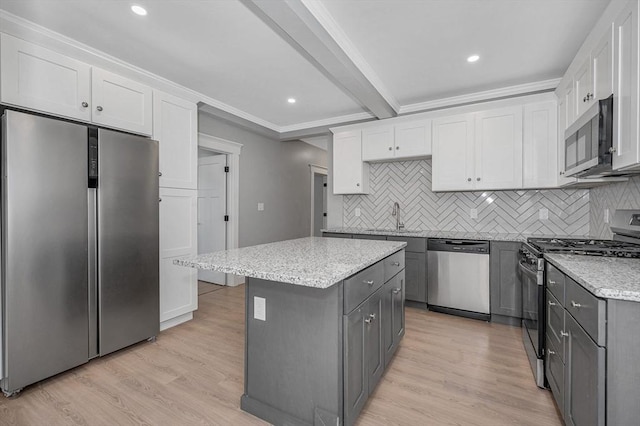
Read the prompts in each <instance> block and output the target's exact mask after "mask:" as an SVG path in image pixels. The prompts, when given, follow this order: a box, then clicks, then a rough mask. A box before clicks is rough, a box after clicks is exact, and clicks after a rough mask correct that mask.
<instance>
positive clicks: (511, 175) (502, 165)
mask: <svg viewBox="0 0 640 426" xmlns="http://www.w3.org/2000/svg"><path fill="white" fill-rule="evenodd" d="M475 155H476V157H475V174H474V175H473V176H471V178H472V179H473V181H474V184H475V189H515V188H521V187H522V107H520V106H517V107H510V108H502V109H498V110H490V111H484V112H480V113H478V114H476V143H475Z"/></svg>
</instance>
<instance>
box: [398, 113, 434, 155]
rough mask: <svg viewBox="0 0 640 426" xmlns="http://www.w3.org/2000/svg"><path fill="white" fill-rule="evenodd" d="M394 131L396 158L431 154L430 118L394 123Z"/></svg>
mask: <svg viewBox="0 0 640 426" xmlns="http://www.w3.org/2000/svg"><path fill="white" fill-rule="evenodd" d="M394 132H395V156H396V158H414V157H426V156H428V155H431V120H423V121H415V122H413V121H412V122H409V123H400V124H396V125H395V127H394Z"/></svg>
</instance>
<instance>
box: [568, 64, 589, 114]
mask: <svg viewBox="0 0 640 426" xmlns="http://www.w3.org/2000/svg"><path fill="white" fill-rule="evenodd" d="M573 81H574V90H575V99H576V113H577V117H580V116H581V115H582V114H584V113H585V111H586V110H587V109H589V107H590V106H591V94H592V92H593V86H592V83H591V57H590V56H587V57H586V58H585V59H584V62H583V63H582V65H580V67H579V68H578V70H577V71H576V73H575V74H574V76H573Z"/></svg>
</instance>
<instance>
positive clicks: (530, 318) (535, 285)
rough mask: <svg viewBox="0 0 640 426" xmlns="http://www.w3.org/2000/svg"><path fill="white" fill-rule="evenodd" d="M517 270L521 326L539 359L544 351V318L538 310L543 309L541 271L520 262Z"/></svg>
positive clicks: (534, 266)
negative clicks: (519, 288) (519, 276)
mask: <svg viewBox="0 0 640 426" xmlns="http://www.w3.org/2000/svg"><path fill="white" fill-rule="evenodd" d="M519 268H520V273H521V275H522V325H523V326H524V327H525V328H526V330H527V333H528V334H529V338H530V339H531V343H532V345H533V347H534V349H535V352H536V355H537V356H538V357H539V358H541V357H542V351H543V349H544V343H542V339H543V338H544V333H543V330H542V327H543V326H544V318H541V314H540V308H541V307H544V288H543V285H542V284H543V279H542V278H543V277H542V271H538V270H537V268H536V265H528V264H526V263H524V262H522V261H520V264H519Z"/></svg>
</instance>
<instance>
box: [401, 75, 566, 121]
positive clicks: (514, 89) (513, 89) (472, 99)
mask: <svg viewBox="0 0 640 426" xmlns="http://www.w3.org/2000/svg"><path fill="white" fill-rule="evenodd" d="M560 80H561V79H560V78H554V79H550V80H542V81H537V82H533V83H525V84H518V85H515V86H508V87H503V88H500V89H492V90H485V91H482V92H475V93H469V94H467V95H460V96H452V97H449V98H443V99H436V100H433V101H426V102H419V103H415V104H409V105H404V106H402V107H400V114H401V115H402V114H410V113H414V112H422V111H429V110H433V109H439V108H445V107H452V106H457V105H464V104H471V103H476V102H484V101H488V100H492V99H499V98H508V97H512V96H522V95H526V94H530V93H535V92H544V91H551V90H555V88H556V87H558V84H559V83H560Z"/></svg>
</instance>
